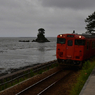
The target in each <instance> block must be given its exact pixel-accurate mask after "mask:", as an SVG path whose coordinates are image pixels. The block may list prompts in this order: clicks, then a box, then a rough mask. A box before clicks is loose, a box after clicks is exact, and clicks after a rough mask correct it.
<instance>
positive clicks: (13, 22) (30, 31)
mask: <svg viewBox="0 0 95 95" xmlns="http://www.w3.org/2000/svg"><path fill="white" fill-rule="evenodd" d="M94 11H95V0H0V37H36V36H37V33H38V29H39V28H44V29H45V36H46V37H56V36H57V35H58V34H63V33H72V31H73V30H75V31H76V32H77V33H84V32H86V29H85V27H86V23H85V21H84V20H85V19H86V18H87V17H88V15H91V14H92V13H93V12H94Z"/></svg>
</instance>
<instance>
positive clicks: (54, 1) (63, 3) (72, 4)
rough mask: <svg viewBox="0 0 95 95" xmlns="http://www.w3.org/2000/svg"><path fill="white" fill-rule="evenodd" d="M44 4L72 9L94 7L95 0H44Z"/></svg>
mask: <svg viewBox="0 0 95 95" xmlns="http://www.w3.org/2000/svg"><path fill="white" fill-rule="evenodd" d="M42 5H43V6H46V7H58V8H72V9H83V8H92V7H93V8H94V6H95V0H42Z"/></svg>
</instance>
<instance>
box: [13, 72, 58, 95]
mask: <svg viewBox="0 0 95 95" xmlns="http://www.w3.org/2000/svg"><path fill="white" fill-rule="evenodd" d="M58 72H60V71H57V72H55V73H53V74H51V75H49V76H47V77H45V78H44V79H42V80H40V81H38V82H36V83H34V84H33V85H31V86H29V87H27V88H25V89H24V90H22V91H21V92H19V93H17V94H15V95H20V94H22V93H24V92H25V91H27V90H29V89H30V88H32V87H34V86H36V85H37V84H39V83H41V82H43V81H45V80H46V79H48V78H50V77H52V76H53V75H55V74H57V73H58Z"/></svg>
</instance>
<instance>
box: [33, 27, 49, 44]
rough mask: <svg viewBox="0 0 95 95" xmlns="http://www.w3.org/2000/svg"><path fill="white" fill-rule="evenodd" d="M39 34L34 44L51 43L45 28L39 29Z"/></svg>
mask: <svg viewBox="0 0 95 95" xmlns="http://www.w3.org/2000/svg"><path fill="white" fill-rule="evenodd" d="M38 31H39V33H38V35H37V38H36V40H33V41H32V42H40V43H43V42H50V41H49V40H48V39H47V38H46V37H45V35H44V34H45V29H43V28H39V29H38Z"/></svg>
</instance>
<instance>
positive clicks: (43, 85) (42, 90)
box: [15, 70, 73, 95]
mask: <svg viewBox="0 0 95 95" xmlns="http://www.w3.org/2000/svg"><path fill="white" fill-rule="evenodd" d="M72 72H73V71H72V70H64V71H63V70H60V71H58V72H55V73H53V74H51V75H49V76H47V77H45V78H44V79H42V80H40V81H38V82H36V83H34V84H33V85H31V86H29V87H27V88H25V89H24V90H22V91H20V92H19V93H16V94H15V95H46V92H47V91H48V90H49V89H52V87H53V86H54V85H55V84H57V83H59V82H60V81H61V80H64V79H65V78H66V77H68V76H69V75H70V74H72Z"/></svg>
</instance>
